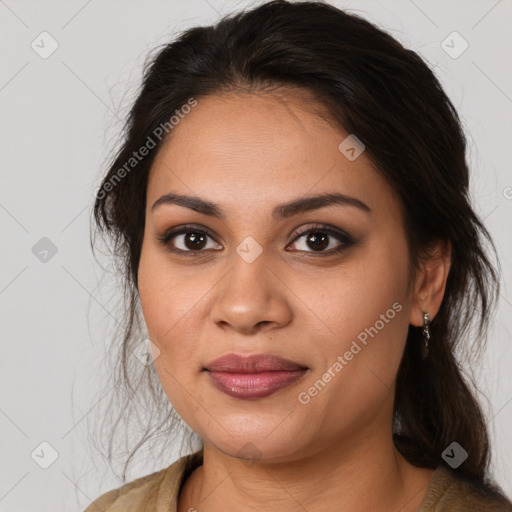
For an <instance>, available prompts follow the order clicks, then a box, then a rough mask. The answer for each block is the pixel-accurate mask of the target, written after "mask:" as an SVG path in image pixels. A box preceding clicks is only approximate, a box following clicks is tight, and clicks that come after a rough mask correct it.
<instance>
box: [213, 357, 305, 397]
mask: <svg viewBox="0 0 512 512" xmlns="http://www.w3.org/2000/svg"><path fill="white" fill-rule="evenodd" d="M308 370H309V368H307V367H304V366H302V365H300V364H298V363H295V362H294V361H290V360H289V359H284V358H282V357H278V356H272V355H268V354H258V355H252V356H241V355H238V354H227V355H225V356H222V357H220V358H218V359H215V360H214V361H212V362H211V363H209V364H207V365H206V367H205V368H204V369H203V371H205V372H207V374H208V376H209V379H210V382H211V383H212V384H213V386H214V387H215V388H217V389H218V390H219V391H222V392H223V393H225V394H227V395H229V396H231V397H234V398H241V399H248V400H250V399H259V398H265V397H267V396H270V395H272V394H273V393H275V392H276V391H278V390H280V389H282V388H284V387H287V386H290V385H291V384H293V383H294V382H296V381H297V380H299V379H300V378H301V377H303V376H304V375H305V374H306V373H307V371H308Z"/></svg>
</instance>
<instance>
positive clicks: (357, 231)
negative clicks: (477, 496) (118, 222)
mask: <svg viewBox="0 0 512 512" xmlns="http://www.w3.org/2000/svg"><path fill="white" fill-rule="evenodd" d="M284 98H286V99H284ZM312 105H313V103H312V101H311V100H310V101H309V102H307V101H306V99H305V97H304V96H303V95H300V94H297V93H296V91H295V92H294V91H289V92H288V94H286V95H285V96H284V95H283V96H282V95H278V94H276V93H270V94H266V95H261V94H259V95H256V94H247V93H246V94H241V95H236V94H233V93H225V94H223V95H222V96H209V97H206V98H200V99H199V100H198V105H197V106H196V107H195V108H193V109H192V111H191V112H190V113H189V114H188V115H187V116H186V117H185V118H184V119H182V120H181V121H180V123H179V125H178V126H176V127H175V128H174V130H173V131H172V133H171V135H172V137H171V138H170V139H169V140H168V141H167V143H166V144H165V145H164V146H163V147H162V148H161V149H160V151H159V153H158V154H157V156H156V159H155V161H154V164H153V167H152V169H151V173H150V178H149V182H148V188H147V211H146V224H145V233H144V239H143V245H142V254H141V259H140V267H139V280H138V287H139V293H140V300H141V305H142V310H143V314H144V318H145V321H146V325H147V328H148V333H149V337H150V339H151V340H152V342H153V343H154V344H155V345H156V346H157V347H158V348H159V350H160V354H159V355H158V357H157V358H156V360H155V366H156V370H157V372H158V375H159V378H160V380H161V383H162V386H163V389H164V390H165V393H166V394H167V396H168V398H169V400H170V402H171V403H172V405H173V406H174V408H175V409H176V410H177V412H178V413H179V414H180V416H181V417H182V418H183V419H184V421H185V422H186V423H187V424H188V425H189V426H190V427H191V428H192V429H193V430H194V431H195V432H197V433H198V434H199V435H200V436H201V438H202V439H203V441H204V463H203V465H202V466H200V467H199V468H197V469H196V470H195V471H194V472H193V473H192V475H191V476H190V477H189V478H188V479H187V480H186V482H185V484H184V486H183V489H182V491H181V493H180V496H179V502H178V510H179V511H188V510H190V509H191V508H193V509H195V510H198V511H203V510H205V511H221V510H222V511H225V510H226V509H227V508H228V507H229V508H230V509H234V510H245V511H252V510H254V511H256V510H258V511H259V510H267V511H274V510H275V511H277V510H279V511H280V512H283V511H288V510H290V511H292V510H293V511H296V510H300V509H301V508H303V509H305V510H308V511H309V512H313V511H325V510H328V509H330V508H332V507H333V506H334V505H336V509H337V510H346V511H351V512H363V511H364V512H367V511H368V510H379V511H381V512H387V511H389V512H397V511H402V512H409V511H410V512H412V511H416V510H417V509H418V507H419V506H420V504H421V503H422V501H423V499H424V497H425V494H426V492H427V488H428V485H429V483H430V480H431V478H432V475H433V470H430V469H425V468H417V467H415V466H412V465H411V464H409V463H408V462H407V461H406V460H405V459H404V458H403V457H402V456H401V455H400V453H399V452H398V451H397V450H396V449H395V447H394V445H393V442H392V420H393V414H392V410H393V396H394V383H395V379H396V373H397V370H398V367H399V363H400V359H401V356H402V353H403V350H404V346H405V341H406V336H407V330H408V327H409V324H412V325H415V326H421V325H422V323H423V312H424V311H425V312H426V311H428V312H429V313H430V316H431V318H433V317H435V315H436V313H437V311H438V310H439V307H440V304H441V301H442V297H443V293H444V289H445V284H446V278H447V275H448V271H449V250H447V249H446V246H443V245H441V244H440V243H439V244H438V245H436V246H434V247H433V249H434V251H433V255H432V256H431V257H430V258H429V259H425V260H423V261H422V262H421V267H420V270H419V271H418V272H416V274H415V275H414V279H413V280H412V281H411V280H410V273H409V268H410V261H409V251H408V247H407V243H406V238H405V232H404V227H403V226H404V223H403V219H404V213H403V211H402V207H401V203H400V200H399V198H398V197H397V196H396V194H395V193H394V190H393V189H392V188H391V187H390V186H389V185H388V184H387V182H385V181H384V179H383V178H382V177H381V175H380V174H379V173H378V172H377V171H376V170H375V168H374V166H373V164H372V163H371V162H370V160H369V159H368V158H367V156H366V154H365V153H364V152H363V153H362V154H361V155H360V156H359V157H358V158H357V159H356V160H354V161H350V160H348V159H347V158H346V157H345V156H344V155H343V154H342V153H341V152H340V151H339V150H338V145H339V144H340V143H341V142H342V141H343V140H344V139H345V138H346V137H347V135H348V134H347V133H345V132H344V131H343V130H341V129H339V128H336V127H335V126H333V124H332V123H328V122H327V121H326V120H324V119H322V118H321V117H320V116H318V115H317V114H316V113H315V112H314V110H313V109H312V108H311V107H312ZM169 192H175V193H180V194H186V195H191V196H199V197H201V198H205V199H208V200H210V201H212V202H214V203H216V204H217V205H218V206H219V207H220V208H221V209H222V211H223V212H224V219H223V220H220V219H217V218H214V217H211V216H208V215H204V214H202V213H198V212H196V211H194V210H192V209H189V208H186V207H183V206H178V205H176V204H163V205H160V206H158V207H157V208H155V209H154V210H152V208H151V207H152V205H153V203H154V202H155V201H156V200H157V199H158V198H159V197H160V196H162V195H163V194H167V193H169ZM334 192H339V193H342V194H346V195H349V196H352V197H355V198H357V199H359V200H361V201H363V202H364V203H365V204H366V205H368V207H370V209H371V212H370V213H367V212H365V211H364V210H362V209H359V208H356V207H353V206H346V205H345V206H339V205H338V206H328V207H323V208H321V209H318V210H313V211H309V212H302V213H298V214H297V215H294V216H292V217H290V218H287V219H284V220H275V219H273V218H272V216H271V211H272V208H274V207H275V206H276V205H279V204H281V203H285V202H288V201H291V200H294V199H297V198H301V197H303V196H309V195H315V194H320V193H334ZM188 223H191V224H194V226H195V227H197V228H201V227H203V228H205V227H206V228H209V229H210V230H211V231H212V232H213V234H214V237H213V238H209V237H207V239H206V240H207V245H206V246H203V247H204V248H203V249H201V250H202V251H203V252H202V253H199V254H197V255H196V256H191V257H188V256H187V255H181V254H175V253H172V252H169V250H168V247H173V246H174V248H181V249H182V250H184V251H186V250H189V251H190V250H191V249H192V248H193V247H194V246H193V245H191V244H190V242H189V244H188V245H186V242H185V236H184V235H183V234H181V235H177V236H176V237H175V238H174V239H173V240H171V241H170V242H168V247H166V246H165V245H164V244H163V243H162V242H161V241H160V240H158V238H157V237H158V236H161V235H163V234H164V233H165V232H166V231H167V230H169V229H170V228H173V227H176V226H180V225H183V224H188ZM316 223H319V224H325V225H328V226H330V227H332V228H334V229H336V228H338V229H342V230H345V231H346V232H348V233H349V234H350V235H351V236H352V237H353V238H354V239H355V242H354V244H353V245H351V246H345V247H344V249H343V250H342V251H341V252H339V253H337V254H330V255H328V254H327V253H328V252H329V251H330V249H334V248H335V247H338V246H340V244H343V242H341V241H340V240H339V239H337V238H336V237H333V236H330V237H329V239H328V240H329V246H328V247H325V248H322V249H320V253H321V252H322V251H323V255H319V253H318V250H317V251H316V252H315V247H314V245H312V244H308V243H307V241H308V233H306V234H305V235H302V236H301V238H299V239H296V236H295V233H296V230H297V228H300V227H309V226H313V225H314V224H316ZM189 231H190V232H192V233H193V232H194V230H193V229H190V230H189ZM248 236H251V237H253V238H254V239H255V240H256V241H257V242H258V244H259V246H260V247H261V249H262V253H261V254H260V255H259V256H258V257H257V258H256V259H255V260H254V261H253V262H251V263H248V262H247V261H245V260H244V259H243V258H242V257H240V256H239V254H238V253H237V252H236V248H237V247H238V246H239V245H240V244H241V243H242V241H244V240H245V239H246V237H248ZM172 244H174V245H172ZM443 247H444V250H443ZM286 248H287V249H288V250H285V249H286ZM333 283H336V285H335V286H334V285H333ZM396 302H398V303H399V304H400V305H401V306H402V307H401V310H400V312H399V313H396V315H395V316H394V318H393V319H392V320H389V321H388V322H387V323H385V326H384V327H383V328H381V329H380V330H379V331H378V334H377V335H374V337H373V338H368V343H367V345H366V346H362V349H361V351H360V352H358V353H357V355H355V356H354V357H353V359H352V360H350V361H347V364H346V365H344V367H343V369H342V370H341V371H340V372H338V373H336V376H335V377H334V378H332V379H331V380H330V382H328V383H327V385H326V386H325V387H324V388H323V389H322V390H321V392H318V393H317V395H316V396H314V397H312V398H311V400H310V401H309V403H307V404H303V403H300V402H299V400H298V394H299V393H300V392H304V391H307V390H308V388H310V387H311V386H312V385H313V384H314V383H315V382H316V381H318V379H319V378H321V377H322V375H323V374H324V373H325V372H326V370H327V369H328V368H329V367H332V365H333V363H334V362H335V361H336V360H337V358H338V356H339V355H343V354H344V353H345V352H346V351H347V350H349V348H350V346H351V343H352V342H353V340H355V339H356V338H357V336H358V334H360V333H361V332H362V331H364V330H365V328H369V327H370V326H375V324H376V321H377V320H379V318H381V316H380V315H382V314H386V311H388V310H389V309H390V308H392V305H393V304H394V303H396ZM360 345H361V344H360ZM233 352H235V353H238V354H261V353H269V354H274V355H278V356H281V357H285V358H287V359H291V360H293V361H295V362H297V363H299V364H301V365H303V366H306V367H308V368H309V369H310V370H309V371H308V372H307V373H306V375H304V376H303V377H302V378H301V379H300V380H299V381H297V382H295V383H294V384H292V385H291V386H288V387H286V388H284V389H281V390H279V391H278V392H276V393H274V394H273V395H270V396H269V397H266V398H263V399H258V400H242V399H237V398H233V397H230V396H228V395H226V394H224V393H222V392H220V391H219V390H217V389H216V388H214V387H213V386H212V384H211V383H210V380H209V377H208V375H207V374H206V373H205V372H203V371H202V370H203V368H204V366H205V365H206V364H207V363H208V362H210V361H212V360H213V359H215V358H217V357H219V356H221V355H224V354H227V353H233ZM247 443H252V445H251V446H253V447H254V448H253V449H255V451H256V453H257V455H255V456H254V458H253V459H252V460H248V459H247V457H246V456H242V455H241V454H240V451H241V450H242V452H244V450H245V451H246V450H247ZM244 447H245V448H244Z"/></svg>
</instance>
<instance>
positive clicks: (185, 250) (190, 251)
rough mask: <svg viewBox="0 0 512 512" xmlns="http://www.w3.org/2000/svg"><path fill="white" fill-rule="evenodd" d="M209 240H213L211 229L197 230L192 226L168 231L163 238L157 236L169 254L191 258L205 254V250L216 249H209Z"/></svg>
mask: <svg viewBox="0 0 512 512" xmlns="http://www.w3.org/2000/svg"><path fill="white" fill-rule="evenodd" d="M208 238H211V239H213V234H212V232H211V231H210V230H209V229H207V228H197V227H195V226H191V225H189V226H179V227H178V228H173V229H170V230H169V231H166V232H165V233H164V234H163V235H161V236H157V239H158V240H159V241H160V242H161V243H162V244H163V245H164V246H165V247H166V248H167V250H168V251H169V252H174V253H178V254H187V255H190V256H194V255H197V254H198V253H200V252H205V251H204V249H209V250H211V249H214V248H213V247H208ZM213 245H215V244H213ZM180 246H181V247H180ZM214 250H218V249H214Z"/></svg>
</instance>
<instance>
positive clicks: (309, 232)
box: [293, 226, 354, 254]
mask: <svg viewBox="0 0 512 512" xmlns="http://www.w3.org/2000/svg"><path fill="white" fill-rule="evenodd" d="M296 235H297V236H296V237H295V239H294V242H293V243H296V241H297V240H300V239H301V238H304V243H303V247H304V246H306V247H308V248H312V249H313V250H312V251H308V250H304V252H313V253H315V252H317V253H320V254H332V253H337V252H340V251H342V250H343V249H344V248H346V247H349V246H350V245H352V244H353V243H354V241H353V239H352V237H351V236H350V235H349V234H348V233H345V232H342V231H336V230H333V229H331V228H327V227H323V226H313V227H309V228H306V229H304V230H300V231H298V232H297V233H296ZM332 238H335V239H337V240H338V241H339V242H340V243H339V244H338V245H337V246H335V247H334V248H332V247H331V245H332ZM327 248H329V250H325V249H327ZM299 250H302V249H299Z"/></svg>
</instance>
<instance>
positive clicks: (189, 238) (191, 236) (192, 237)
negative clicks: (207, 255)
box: [185, 233, 205, 251]
mask: <svg viewBox="0 0 512 512" xmlns="http://www.w3.org/2000/svg"><path fill="white" fill-rule="evenodd" d="M204 241H205V236H204V235H201V234H198V233H188V234H187V235H186V237H185V245H186V246H187V248H188V249H192V250H194V251H196V250H197V249H202V248H203V247H204ZM189 242H190V245H191V247H190V246H189V245H188V243H189ZM198 242H199V244H198ZM201 242H203V244H202V245H201Z"/></svg>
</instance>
